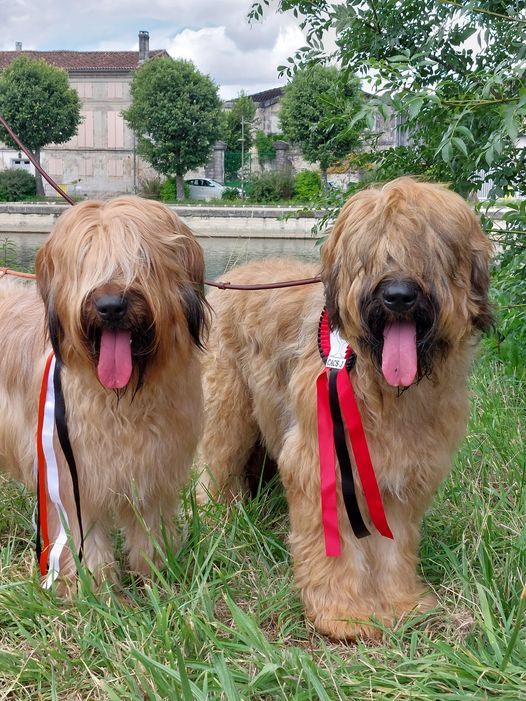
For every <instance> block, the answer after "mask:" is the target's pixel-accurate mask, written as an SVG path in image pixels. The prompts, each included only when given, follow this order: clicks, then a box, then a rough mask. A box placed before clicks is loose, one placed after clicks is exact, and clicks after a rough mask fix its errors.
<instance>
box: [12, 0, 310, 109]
mask: <svg viewBox="0 0 526 701" xmlns="http://www.w3.org/2000/svg"><path fill="white" fill-rule="evenodd" d="M251 5H252V0H0V50H14V48H15V42H17V41H20V42H22V47H23V48H24V49H34V50H39V51H46V50H58V49H69V50H74V51H101V50H107V51H111V50H115V51H133V50H137V49H138V46H139V42H138V37H137V35H138V32H139V31H140V30H147V31H149V33H150V49H166V50H167V51H168V52H169V53H170V54H171V55H172V56H173V57H176V58H186V59H190V60H192V61H193V62H194V63H195V65H196V66H197V67H198V68H199V70H200V71H202V72H203V73H206V74H208V75H210V77H211V78H212V79H213V80H214V81H215V82H216V83H217V85H218V86H219V87H220V95H221V97H222V98H223V99H228V98H231V97H236V96H237V95H238V94H239V92H240V91H241V90H244V91H245V92H246V93H249V94H250V93H254V92H259V91H260V90H266V89H268V88H272V87H275V86H277V85H282V84H283V83H284V80H283V79H278V74H277V71H276V67H277V66H278V65H279V64H281V63H284V62H285V60H286V58H287V57H288V56H290V55H291V54H292V53H294V51H295V50H296V49H297V48H299V47H300V46H302V45H303V44H304V43H305V42H304V38H303V36H302V33H301V31H300V29H299V27H298V24H297V20H294V18H293V17H292V16H290V17H289V16H284V15H276V14H275V12H273V11H270V12H268V14H267V17H266V19H264V20H263V21H262V22H259V23H257V24H255V25H253V26H252V25H250V24H249V23H248V20H247V14H248V11H249V9H250V7H251Z"/></svg>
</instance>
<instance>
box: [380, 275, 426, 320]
mask: <svg viewBox="0 0 526 701" xmlns="http://www.w3.org/2000/svg"><path fill="white" fill-rule="evenodd" d="M419 290H420V288H419V287H418V285H417V284H416V283H415V282H413V281H412V280H389V281H388V282H386V283H384V284H383V285H382V287H381V294H382V299H383V302H384V304H385V306H386V307H387V308H388V309H389V310H391V311H393V312H398V313H400V314H401V313H403V312H408V311H410V310H411V309H412V308H413V307H414V305H415V304H416V300H417V299H418V293H419Z"/></svg>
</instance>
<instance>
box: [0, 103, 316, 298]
mask: <svg viewBox="0 0 526 701" xmlns="http://www.w3.org/2000/svg"><path fill="white" fill-rule="evenodd" d="M0 124H2V126H3V127H4V129H5V130H6V131H7V133H8V134H9V136H10V137H11V138H12V139H13V141H14V142H15V143H16V144H17V145H18V147H19V148H20V150H21V151H23V152H24V153H25V154H26V156H27V157H28V158H29V160H30V161H31V163H32V164H33V165H34V166H35V168H36V169H37V170H38V172H39V173H40V175H41V176H42V177H43V178H45V180H47V182H48V183H49V184H50V185H51V187H52V188H53V189H54V190H55V191H56V192H58V194H59V195H60V196H61V197H63V198H64V199H65V200H66V202H68V203H69V204H70V205H72V206H74V205H75V202H74V200H72V199H71V197H70V196H69V195H68V194H67V193H66V192H64V190H63V189H62V188H61V187H60V185H57V183H56V182H55V181H54V180H53V178H51V176H49V175H48V174H47V173H46V171H45V170H44V168H42V166H41V165H40V163H38V161H37V160H36V159H35V157H34V156H33V154H32V153H31V151H30V150H29V149H28V148H27V147H26V146H24V144H23V143H22V141H20V139H19V138H18V136H17V135H16V134H15V132H14V131H13V130H12V129H11V127H10V126H9V124H8V123H7V122H6V121H5V119H4V118H3V117H2V115H1V114H0ZM4 275H14V276H15V277H23V278H34V277H35V276H34V275H32V274H31V273H19V272H17V271H16V270H9V269H8V268H0V277H3V276H4ZM317 282H321V278H320V277H319V276H316V277H311V278H305V279H303V280H285V281H283V282H270V283H267V284H261V285H235V284H233V283H231V282H226V281H225V282H215V281H213V280H205V285H210V286H211V287H217V288H218V289H220V290H276V289H279V288H282V287H299V286H300V285H312V284H314V283H317Z"/></svg>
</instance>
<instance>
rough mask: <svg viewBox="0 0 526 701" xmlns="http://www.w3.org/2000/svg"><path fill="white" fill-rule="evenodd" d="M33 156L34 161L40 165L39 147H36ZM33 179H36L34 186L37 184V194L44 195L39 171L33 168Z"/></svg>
mask: <svg viewBox="0 0 526 701" xmlns="http://www.w3.org/2000/svg"><path fill="white" fill-rule="evenodd" d="M33 156H34V157H35V161H36V162H37V163H38V165H40V149H39V148H37V149H35V151H34V153H33ZM35 180H36V186H37V195H40V196H42V197H43V196H44V194H45V193H44V183H43V182H42V176H41V175H40V173H39V171H38V170H37V169H36V168H35Z"/></svg>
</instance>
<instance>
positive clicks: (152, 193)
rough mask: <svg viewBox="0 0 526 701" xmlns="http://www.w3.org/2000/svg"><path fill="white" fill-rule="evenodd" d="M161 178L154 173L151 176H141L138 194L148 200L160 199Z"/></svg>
mask: <svg viewBox="0 0 526 701" xmlns="http://www.w3.org/2000/svg"><path fill="white" fill-rule="evenodd" d="M161 187H162V182H161V178H160V177H159V176H158V175H154V176H153V177H152V178H141V180H139V193H138V194H139V195H140V196H141V197H146V198H147V199H149V200H160V199H161Z"/></svg>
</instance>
